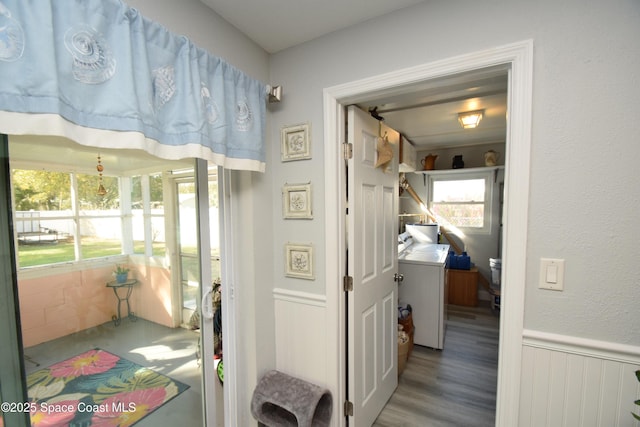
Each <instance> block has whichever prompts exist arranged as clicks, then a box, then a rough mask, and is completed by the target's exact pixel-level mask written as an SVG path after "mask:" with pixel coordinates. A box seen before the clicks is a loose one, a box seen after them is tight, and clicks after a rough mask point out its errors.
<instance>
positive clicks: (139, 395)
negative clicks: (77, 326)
mask: <svg viewBox="0 0 640 427" xmlns="http://www.w3.org/2000/svg"><path fill="white" fill-rule="evenodd" d="M27 387H28V389H29V405H30V407H29V410H30V411H29V412H30V414H31V425H32V427H41V426H48V427H49V426H69V427H89V426H100V427H103V426H104V427H106V426H118V427H125V426H131V425H134V424H135V423H137V422H138V421H140V420H141V419H142V418H144V417H146V416H147V415H149V414H150V413H151V412H153V411H155V410H156V409H158V408H159V407H160V406H162V405H163V404H165V403H167V402H168V401H169V400H171V399H173V398H174V397H176V396H178V395H179V394H180V393H182V392H183V391H185V390H186V389H188V388H189V386H188V385H186V384H183V383H181V382H179V381H176V380H173V379H171V378H169V377H167V376H165V375H162V374H159V373H157V372H154V371H153V370H151V369H149V368H145V367H143V366H140V365H138V364H136V363H133V362H131V361H129V360H127V359H123V358H122V357H119V356H116V355H115V354H111V353H109V352H107V351H104V350H100V349H94V350H89V351H87V352H86V353H82V354H79V355H78V356H75V357H72V358H70V359H67V360H64V361H62V362H60V363H56V364H54V365H52V366H50V367H48V368H46V369H42V370H39V371H36V372H33V373H32V374H30V375H29V376H28V377H27Z"/></svg>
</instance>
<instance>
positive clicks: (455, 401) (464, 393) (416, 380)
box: [373, 302, 500, 427]
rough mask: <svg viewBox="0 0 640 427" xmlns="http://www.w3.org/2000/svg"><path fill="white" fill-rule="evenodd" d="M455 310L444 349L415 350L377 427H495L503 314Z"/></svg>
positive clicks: (486, 306)
mask: <svg viewBox="0 0 640 427" xmlns="http://www.w3.org/2000/svg"><path fill="white" fill-rule="evenodd" d="M482 303H483V302H481V305H479V307H477V308H470V307H461V306H453V305H450V306H449V307H448V313H447V328H446V332H445V341H444V349H443V350H442V351H439V350H434V349H430V348H426V347H421V346H414V347H413V352H412V353H411V355H410V356H409V360H408V361H407V365H406V368H405V370H404V372H403V373H402V374H401V376H400V378H399V379H398V388H397V389H396V391H395V393H394V394H393V396H392V397H391V399H390V400H389V402H388V403H387V405H386V406H385V408H384V409H383V410H382V412H381V413H380V415H379V416H378V419H377V420H376V422H375V423H374V424H373V426H374V427H429V426H461V427H466V426H473V427H483V426H494V425H495V409H496V381H497V369H498V341H499V329H500V328H499V313H498V312H492V311H491V308H490V307H489V304H488V303H487V302H485V304H482Z"/></svg>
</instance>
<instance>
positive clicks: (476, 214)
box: [429, 173, 491, 232]
mask: <svg viewBox="0 0 640 427" xmlns="http://www.w3.org/2000/svg"><path fill="white" fill-rule="evenodd" d="M489 183H490V181H489V174H484V173H481V174H478V173H475V174H460V173H457V174H446V175H431V176H430V177H429V188H430V191H429V196H430V197H429V207H430V209H431V211H432V212H433V213H434V214H435V215H436V217H439V218H442V219H444V220H445V221H447V222H448V223H449V224H451V225H453V226H455V227H458V228H464V229H467V230H475V231H482V232H484V231H486V232H489V226H490V221H489V219H490V217H491V204H490V200H491V194H490V193H491V186H490V185H489Z"/></svg>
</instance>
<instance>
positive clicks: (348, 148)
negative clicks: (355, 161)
mask: <svg viewBox="0 0 640 427" xmlns="http://www.w3.org/2000/svg"><path fill="white" fill-rule="evenodd" d="M342 150H343V151H342V157H344V159H345V160H350V159H351V158H352V157H353V144H351V143H350V142H343V143H342Z"/></svg>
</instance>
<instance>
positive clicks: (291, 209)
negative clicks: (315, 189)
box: [282, 183, 313, 219]
mask: <svg viewBox="0 0 640 427" xmlns="http://www.w3.org/2000/svg"><path fill="white" fill-rule="evenodd" d="M282 216H283V217H284V218H287V219H312V218H313V211H312V210H311V183H308V184H285V185H284V187H282Z"/></svg>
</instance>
